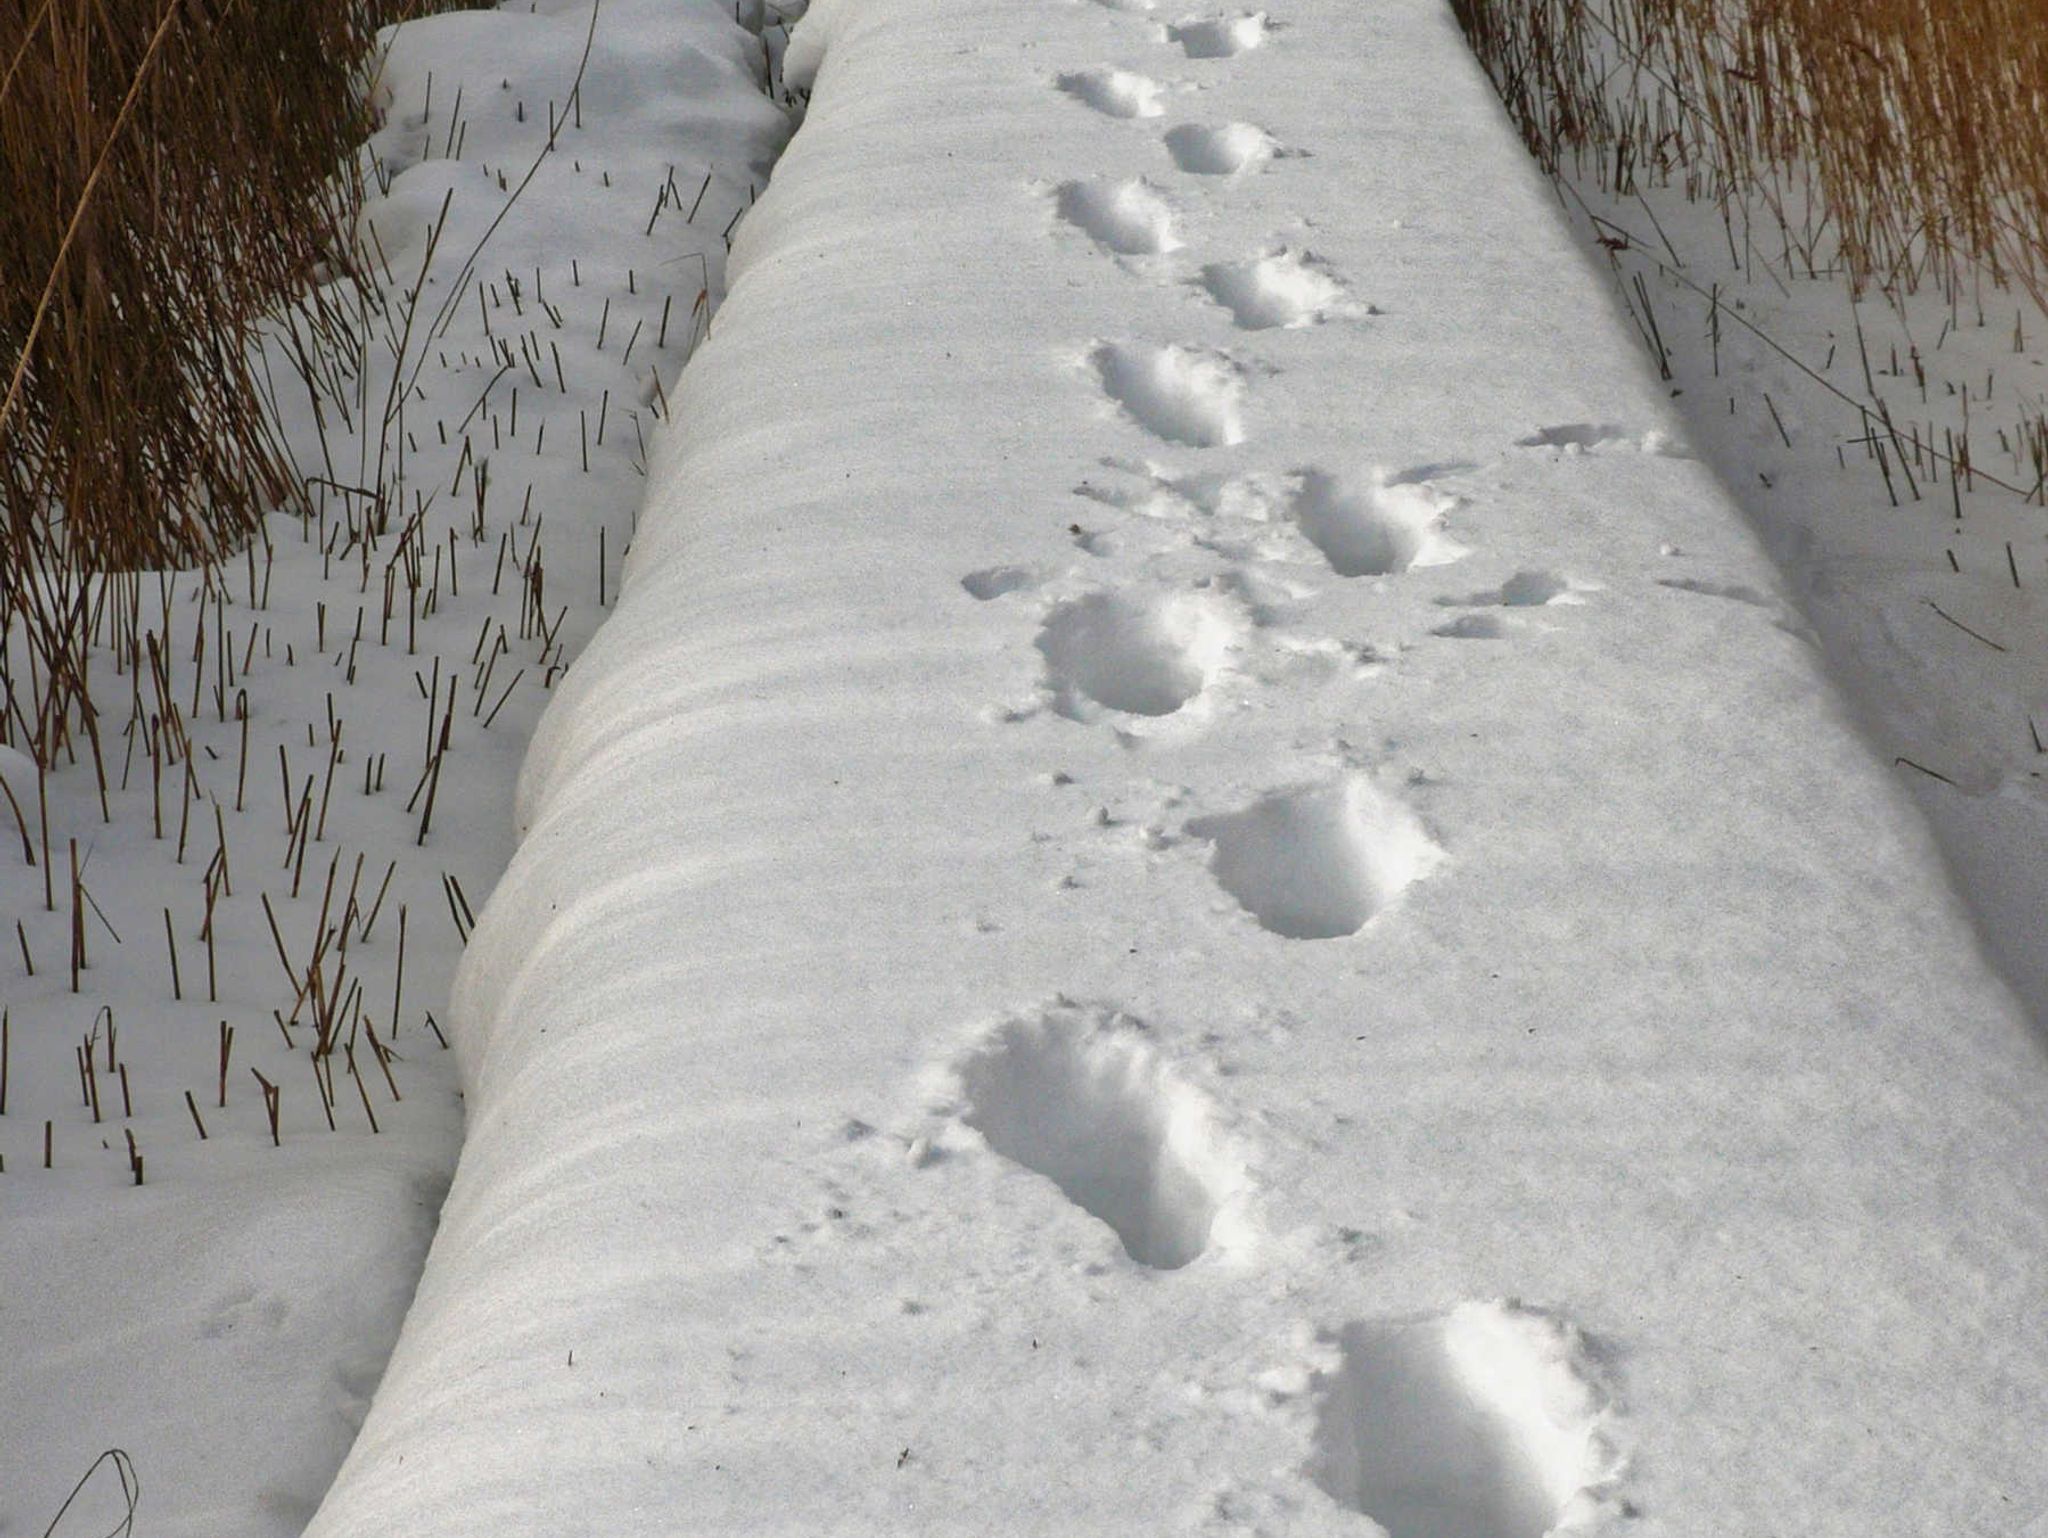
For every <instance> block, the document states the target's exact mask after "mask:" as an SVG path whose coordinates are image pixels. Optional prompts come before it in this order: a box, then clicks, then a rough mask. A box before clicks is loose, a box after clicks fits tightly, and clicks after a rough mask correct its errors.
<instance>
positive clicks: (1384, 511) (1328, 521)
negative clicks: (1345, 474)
mask: <svg viewBox="0 0 2048 1538" xmlns="http://www.w3.org/2000/svg"><path fill="white" fill-rule="evenodd" d="M1453 505H1454V499H1452V498H1451V497H1449V496H1446V495H1444V494H1443V493H1441V492H1439V491H1437V490H1436V489H1435V488H1434V487H1432V486H1431V485H1429V483H1428V482H1426V481H1411V482H1403V483H1399V484H1384V483H1382V484H1371V485H1352V484H1348V483H1346V482H1345V481H1342V480H1340V479H1338V478H1337V477H1336V476H1334V475H1331V474H1329V473H1327V472H1326V471H1322V470H1305V471H1303V472H1302V473H1301V475H1300V477H1299V483H1298V488H1297V490H1296V492H1295V494H1294V500H1293V505H1292V512H1293V514H1294V520H1295V522H1296V523H1297V524H1298V525H1300V528H1301V532H1302V533H1303V534H1304V535H1306V536H1307V537H1308V541H1309V543H1310V544H1312V545H1314V546H1315V547H1316V549H1317V550H1319V551H1321V552H1322V555H1323V559H1324V560H1326V561H1328V562H1329V563H1330V569H1331V570H1332V571H1334V572H1336V573H1337V575H1338V576H1340V577H1384V576H1390V575H1392V574H1394V573H1396V572H1403V571H1407V570H1409V569H1410V568H1411V567H1417V566H1441V565H1444V564H1446V563H1447V562H1450V561H1455V560H1457V559H1458V558H1459V557H1460V556H1462V555H1464V554H1465V553H1466V552H1465V547H1464V546H1462V545H1460V544H1459V543H1457V541H1455V540H1453V539H1451V538H1450V537H1449V536H1448V535H1446V534H1445V533H1444V532H1443V530H1442V526H1441V525H1442V521H1443V516H1444V514H1445V513H1446V512H1448V511H1449V510H1450V509H1451V507H1452V506H1453Z"/></svg>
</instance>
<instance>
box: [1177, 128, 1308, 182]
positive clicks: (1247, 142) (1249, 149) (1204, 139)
mask: <svg viewBox="0 0 2048 1538" xmlns="http://www.w3.org/2000/svg"><path fill="white" fill-rule="evenodd" d="M1279 148H1280V144H1279V141H1278V140H1277V139H1275V138H1274V137H1273V136H1272V135H1271V134H1269V133H1267V132H1266V130H1265V129H1263V128H1258V127H1255V126H1253V125H1252V124H1250V123H1225V124H1223V125H1222V126H1221V127H1218V128H1211V127H1206V126H1204V125H1202V124H1199V123H1182V124H1181V125H1180V126H1179V127H1178V128H1170V129H1168V130H1167V132H1166V150H1167V153H1168V154H1170V155H1171V156H1173V163H1174V164H1175V165H1176V166H1178V167H1179V168H1180V169H1181V170H1183V171H1185V172H1187V173H1188V174H1189V175H1191V176H1236V175H1237V174H1239V173H1240V172H1243V171H1249V170H1256V169H1257V168H1258V167H1260V166H1262V165H1264V164H1265V163H1266V162H1267V161H1269V160H1271V159H1272V158H1273V156H1274V154H1275V153H1276V152H1277V151H1278V149H1279Z"/></svg>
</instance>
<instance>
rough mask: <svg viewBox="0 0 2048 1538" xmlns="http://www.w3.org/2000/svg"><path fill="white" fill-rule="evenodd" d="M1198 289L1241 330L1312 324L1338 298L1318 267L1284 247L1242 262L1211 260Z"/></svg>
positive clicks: (1335, 288)
mask: <svg viewBox="0 0 2048 1538" xmlns="http://www.w3.org/2000/svg"><path fill="white" fill-rule="evenodd" d="M1202 286H1203V287H1204V288H1206V289H1207V290H1208V291H1209V297H1210V298H1212V299H1214V300H1215V301H1216V302H1217V303H1218V304H1220V305H1222V306H1223V307H1224V308H1225V309H1226V310H1228V311H1230V314H1231V318H1232V319H1233V320H1235V321H1236V322H1237V323H1238V325H1240V326H1241V327H1243V328H1244V329H1245V330H1247V331H1264V330H1267V329H1270V328H1271V327H1274V326H1310V325H1314V324H1315V323H1316V322H1317V321H1319V320H1322V319H1323V318H1324V317H1325V316H1326V315H1328V314H1329V313H1330V312H1331V311H1332V310H1334V309H1336V308H1337V307H1338V305H1339V303H1340V301H1341V300H1342V298H1343V294H1344V288H1343V285H1342V284H1340V283H1338V282H1337V280H1336V279H1335V278H1332V277H1331V276H1330V275H1329V273H1328V271H1327V270H1325V268H1324V265H1323V263H1321V262H1319V261H1317V260H1316V259H1315V258H1314V257H1312V256H1305V255H1303V254H1302V253H1300V252H1297V251H1288V250H1284V249H1283V250H1279V251H1269V252H1267V253H1266V254H1265V255H1263V256H1258V257H1254V258H1253V259H1252V260H1250V261H1248V262H1212V263H1211V264H1210V265H1208V266H1207V267H1204V268H1203V269H1202Z"/></svg>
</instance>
